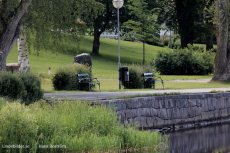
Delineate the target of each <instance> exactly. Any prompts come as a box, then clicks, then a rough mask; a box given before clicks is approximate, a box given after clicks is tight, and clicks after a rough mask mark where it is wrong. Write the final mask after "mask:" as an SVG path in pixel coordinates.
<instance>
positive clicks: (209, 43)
mask: <svg viewBox="0 0 230 153" xmlns="http://www.w3.org/2000/svg"><path fill="white" fill-rule="evenodd" d="M210 49H213V37H210V36H209V37H207V38H206V50H210Z"/></svg>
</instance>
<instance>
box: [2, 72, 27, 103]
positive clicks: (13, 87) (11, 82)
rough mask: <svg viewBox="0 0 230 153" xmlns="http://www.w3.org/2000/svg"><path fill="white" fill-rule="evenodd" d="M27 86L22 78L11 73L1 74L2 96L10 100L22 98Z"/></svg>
mask: <svg viewBox="0 0 230 153" xmlns="http://www.w3.org/2000/svg"><path fill="white" fill-rule="evenodd" d="M24 90H25V86H24V85H23V83H22V81H21V80H20V78H18V77H17V76H16V75H14V74H12V73H9V72H3V71H1V72H0V96H1V97H4V98H7V99H8V100H17V99H19V98H20V97H21V95H22V93H23V91H24Z"/></svg>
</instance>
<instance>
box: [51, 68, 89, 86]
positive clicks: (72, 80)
mask: <svg viewBox="0 0 230 153" xmlns="http://www.w3.org/2000/svg"><path fill="white" fill-rule="evenodd" d="M81 73H88V74H89V75H90V76H91V77H92V75H91V71H90V68H89V67H87V66H85V65H81V64H73V65H70V66H65V67H62V68H59V69H58V70H57V71H56V73H55V74H54V77H53V78H52V83H53V87H54V89H55V90H78V89H79V88H78V78H77V74H81ZM83 90H84V88H83Z"/></svg>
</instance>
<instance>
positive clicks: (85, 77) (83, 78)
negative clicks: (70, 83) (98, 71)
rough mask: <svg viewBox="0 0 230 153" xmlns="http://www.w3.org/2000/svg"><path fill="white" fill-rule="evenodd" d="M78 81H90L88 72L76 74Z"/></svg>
mask: <svg viewBox="0 0 230 153" xmlns="http://www.w3.org/2000/svg"><path fill="white" fill-rule="evenodd" d="M77 77H78V80H79V82H90V76H89V74H88V73H84V74H77Z"/></svg>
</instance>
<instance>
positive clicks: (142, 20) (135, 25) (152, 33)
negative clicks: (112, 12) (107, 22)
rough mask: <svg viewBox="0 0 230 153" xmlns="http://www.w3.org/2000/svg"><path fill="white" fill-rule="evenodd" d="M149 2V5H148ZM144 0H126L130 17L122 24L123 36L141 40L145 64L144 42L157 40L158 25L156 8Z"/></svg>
mask: <svg viewBox="0 0 230 153" xmlns="http://www.w3.org/2000/svg"><path fill="white" fill-rule="evenodd" d="M150 4H151V5H150ZM150 4H148V3H147V1H146V0H128V5H127V6H128V9H129V10H130V14H131V15H132V18H131V19H129V20H128V21H127V22H125V23H124V25H123V28H122V29H123V32H124V35H125V36H124V38H126V39H132V40H139V41H142V42H143V62H142V63H143V64H145V43H146V42H147V41H158V40H159V33H160V26H159V25H158V24H157V22H156V21H157V15H158V12H157V9H156V8H154V6H153V4H152V3H150Z"/></svg>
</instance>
